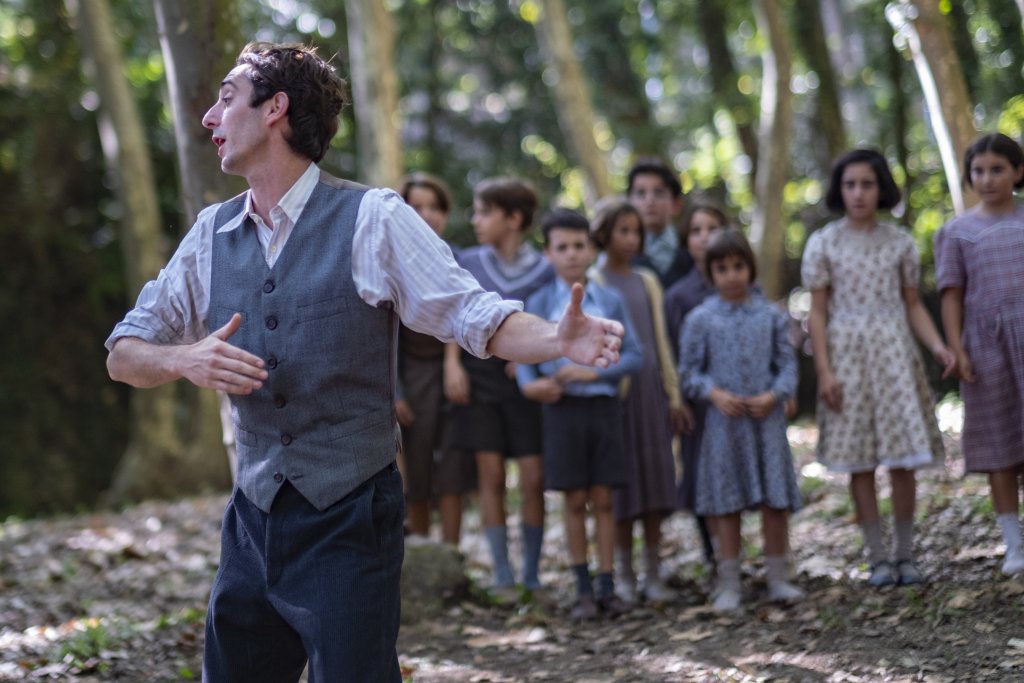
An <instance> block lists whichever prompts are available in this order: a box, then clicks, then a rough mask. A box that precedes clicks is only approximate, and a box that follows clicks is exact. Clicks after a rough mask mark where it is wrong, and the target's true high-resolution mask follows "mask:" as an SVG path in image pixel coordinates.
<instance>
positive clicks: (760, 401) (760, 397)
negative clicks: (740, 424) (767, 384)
mask: <svg viewBox="0 0 1024 683" xmlns="http://www.w3.org/2000/svg"><path fill="white" fill-rule="evenodd" d="M743 403H744V404H745V405H746V407H747V414H748V415H750V417H752V418H754V419H757V420H763V419H764V418H766V417H768V414H769V413H770V412H772V410H773V409H774V408H775V405H776V403H778V399H777V398H776V397H775V394H773V393H772V392H770V391H766V392H764V393H761V394H757V395H755V396H748V397H747V398H745V399H743Z"/></svg>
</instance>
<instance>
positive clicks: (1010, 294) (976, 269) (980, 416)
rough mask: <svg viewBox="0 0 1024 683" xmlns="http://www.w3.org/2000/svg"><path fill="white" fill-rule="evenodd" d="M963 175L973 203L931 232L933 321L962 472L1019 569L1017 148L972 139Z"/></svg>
mask: <svg viewBox="0 0 1024 683" xmlns="http://www.w3.org/2000/svg"><path fill="white" fill-rule="evenodd" d="M964 178H965V179H966V182H967V184H968V185H969V186H971V187H972V188H974V191H975V192H976V193H978V196H979V198H980V199H981V202H980V203H979V204H978V205H977V206H976V207H975V208H974V209H973V210H971V211H969V212H967V213H965V214H963V215H962V216H959V217H957V218H955V219H953V220H952V221H950V222H949V223H948V224H947V225H946V226H945V227H944V228H942V230H941V231H939V233H938V235H936V239H935V254H936V261H937V263H938V273H937V281H938V282H937V284H938V287H939V289H940V291H941V292H942V322H943V324H944V326H945V329H946V338H947V339H948V340H949V344H950V346H951V347H953V350H954V352H955V353H956V358H957V369H958V372H959V375H960V379H961V380H962V382H961V384H960V394H961V396H962V397H963V399H964V429H963V436H962V439H963V440H962V442H961V443H962V446H963V452H964V460H965V462H966V466H967V471H968V472H986V473H987V474H988V478H989V484H990V486H991V488H992V503H993V505H994V507H995V509H996V519H997V521H998V523H999V527H1000V529H1001V531H1002V534H1003V540H1004V541H1005V543H1006V556H1005V559H1004V561H1003V573H1005V574H1019V573H1021V572H1024V551H1022V550H1021V537H1020V521H1019V517H1018V515H1019V511H1018V510H1019V506H1020V503H1019V493H1018V491H1019V487H1020V476H1021V466H1022V465H1024V205H1022V204H1020V203H1018V202H1017V200H1016V198H1015V197H1014V191H1015V190H1017V189H1019V188H1020V187H1021V186H1024V154H1022V152H1021V148H1020V146H1019V145H1018V144H1017V143H1016V142H1014V141H1013V140H1011V139H1010V138H1008V137H1007V136H1005V135H1001V134H999V133H991V134H989V135H985V136H983V137H981V138H979V139H978V140H976V141H975V142H974V143H973V144H972V145H971V146H970V147H969V148H968V150H967V153H966V154H965V157H964Z"/></svg>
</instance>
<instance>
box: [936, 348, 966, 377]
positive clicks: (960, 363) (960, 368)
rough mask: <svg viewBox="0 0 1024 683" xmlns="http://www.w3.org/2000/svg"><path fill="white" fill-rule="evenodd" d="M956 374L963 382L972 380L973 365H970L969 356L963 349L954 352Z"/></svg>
mask: <svg viewBox="0 0 1024 683" xmlns="http://www.w3.org/2000/svg"><path fill="white" fill-rule="evenodd" d="M956 374H957V375H958V376H959V377H960V379H962V380H963V381H965V382H973V381H974V366H973V365H971V358H970V356H968V355H967V352H966V351H964V350H963V349H960V350H959V351H957V352H956ZM942 376H943V377H945V376H946V375H942Z"/></svg>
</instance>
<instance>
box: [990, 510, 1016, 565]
mask: <svg viewBox="0 0 1024 683" xmlns="http://www.w3.org/2000/svg"><path fill="white" fill-rule="evenodd" d="M996 521H997V522H999V529H1000V530H1001V531H1002V532H1003V543H1005V544H1006V554H1007V555H1011V554H1013V553H1015V552H1017V551H1019V550H1020V545H1021V539H1020V518H1019V517H1018V516H1017V513H1016V512H1005V513H1003V514H1001V515H999V516H998V517H996Z"/></svg>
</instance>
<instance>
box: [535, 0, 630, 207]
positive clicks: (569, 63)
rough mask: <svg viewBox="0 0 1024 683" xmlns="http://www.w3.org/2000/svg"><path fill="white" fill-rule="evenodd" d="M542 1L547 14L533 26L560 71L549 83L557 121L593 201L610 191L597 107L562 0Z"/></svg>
mask: <svg viewBox="0 0 1024 683" xmlns="http://www.w3.org/2000/svg"><path fill="white" fill-rule="evenodd" d="M541 4H542V7H543V8H544V14H543V16H542V17H541V19H540V20H539V21H537V22H536V23H535V24H534V27H535V28H536V31H537V38H538V42H539V43H540V45H541V47H542V50H543V52H544V55H545V57H546V60H547V61H548V62H549V63H550V64H551V66H552V67H553V68H554V70H555V73H557V74H558V79H557V82H555V83H552V84H550V89H551V94H552V98H553V99H554V102H555V110H556V112H557V114H558V123H559V126H560V127H561V129H562V132H563V134H564V135H565V137H566V139H567V140H568V141H569V148H570V150H571V151H572V153H573V155H574V156H575V157H576V161H577V162H578V163H579V164H580V166H581V167H582V168H583V172H584V174H585V176H586V178H587V185H588V188H587V189H588V194H589V195H590V196H589V197H588V199H589V200H590V201H591V203H592V202H594V201H596V200H598V199H600V198H601V197H604V196H605V195H608V194H610V193H611V183H610V181H609V179H608V160H607V159H606V158H605V155H604V153H603V152H602V151H601V149H600V147H598V145H597V141H596V139H595V138H594V129H595V127H596V124H595V117H594V110H593V107H592V106H591V103H590V95H589V94H588V93H587V86H586V83H585V82H584V79H583V72H582V70H581V69H580V64H579V60H577V58H576V53H575V52H574V50H573V40H572V31H571V30H570V28H569V22H568V20H567V19H566V16H565V5H564V3H563V2H562V0H543V1H542V3H541Z"/></svg>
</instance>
